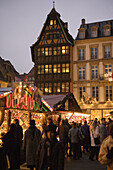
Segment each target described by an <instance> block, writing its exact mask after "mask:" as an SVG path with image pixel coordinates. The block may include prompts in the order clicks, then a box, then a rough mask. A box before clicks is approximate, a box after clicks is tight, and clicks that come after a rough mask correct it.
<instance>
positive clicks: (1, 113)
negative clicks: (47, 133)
mask: <svg viewBox="0 0 113 170" xmlns="http://www.w3.org/2000/svg"><path fill="white" fill-rule="evenodd" d="M6 91H7V92H5V91H4V92H2V93H1V94H0V101H1V102H0V103H1V105H0V132H1V133H2V132H7V130H8V129H9V125H10V123H13V120H14V119H15V118H16V119H19V123H20V125H21V126H22V127H23V131H25V130H26V129H27V128H28V127H29V122H30V120H31V119H35V122H36V126H37V127H38V128H39V129H40V130H42V129H41V128H42V123H43V121H44V120H47V118H48V116H51V117H52V119H53V121H54V123H57V120H58V118H59V116H60V117H61V118H62V119H68V120H69V122H72V121H75V122H81V121H82V122H84V121H85V120H89V119H90V115H89V114H85V113H82V110H81V109H80V107H79V105H78V103H77V101H76V99H75V98H74V95H73V94H72V93H68V94H67V95H44V96H43V95H42V93H41V91H40V90H39V89H38V88H37V87H35V88H33V87H31V86H29V87H27V86H25V87H23V85H22V83H21V82H19V84H18V86H17V85H16V86H14V87H12V89H6Z"/></svg>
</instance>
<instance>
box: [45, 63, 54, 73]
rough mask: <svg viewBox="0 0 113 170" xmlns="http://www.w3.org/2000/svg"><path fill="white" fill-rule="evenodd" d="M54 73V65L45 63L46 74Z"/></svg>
mask: <svg viewBox="0 0 113 170" xmlns="http://www.w3.org/2000/svg"><path fill="white" fill-rule="evenodd" d="M47 73H52V65H45V74H47Z"/></svg>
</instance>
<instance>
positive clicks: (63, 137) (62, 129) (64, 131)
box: [58, 119, 69, 156]
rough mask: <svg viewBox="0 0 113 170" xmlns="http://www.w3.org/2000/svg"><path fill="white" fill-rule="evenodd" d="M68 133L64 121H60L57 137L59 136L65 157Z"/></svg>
mask: <svg viewBox="0 0 113 170" xmlns="http://www.w3.org/2000/svg"><path fill="white" fill-rule="evenodd" d="M68 132H69V128H68V126H67V125H66V124H65V120H63V119H62V120H61V124H60V125H59V127H58V135H59V138H60V141H61V142H62V143H63V144H64V147H65V154H66V155H67V156H68V154H67V144H68Z"/></svg>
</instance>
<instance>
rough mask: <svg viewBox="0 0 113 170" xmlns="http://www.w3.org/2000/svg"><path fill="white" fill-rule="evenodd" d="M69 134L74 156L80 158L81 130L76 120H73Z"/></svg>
mask: <svg viewBox="0 0 113 170" xmlns="http://www.w3.org/2000/svg"><path fill="white" fill-rule="evenodd" d="M68 136H69V138H70V140H71V144H72V151H73V158H74V159H80V145H79V142H80V141H79V136H80V132H79V129H78V127H77V124H76V123H75V122H73V124H72V128H71V129H70V130H69V133H68Z"/></svg>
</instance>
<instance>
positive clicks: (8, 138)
mask: <svg viewBox="0 0 113 170" xmlns="http://www.w3.org/2000/svg"><path fill="white" fill-rule="evenodd" d="M2 141H3V149H4V153H5V154H6V155H8V160H9V166H10V170H15V169H16V167H15V165H16V160H15V152H16V141H15V124H14V123H12V124H11V125H10V129H9V131H8V132H7V133H6V134H5V135H4V136H3V138H2Z"/></svg>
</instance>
